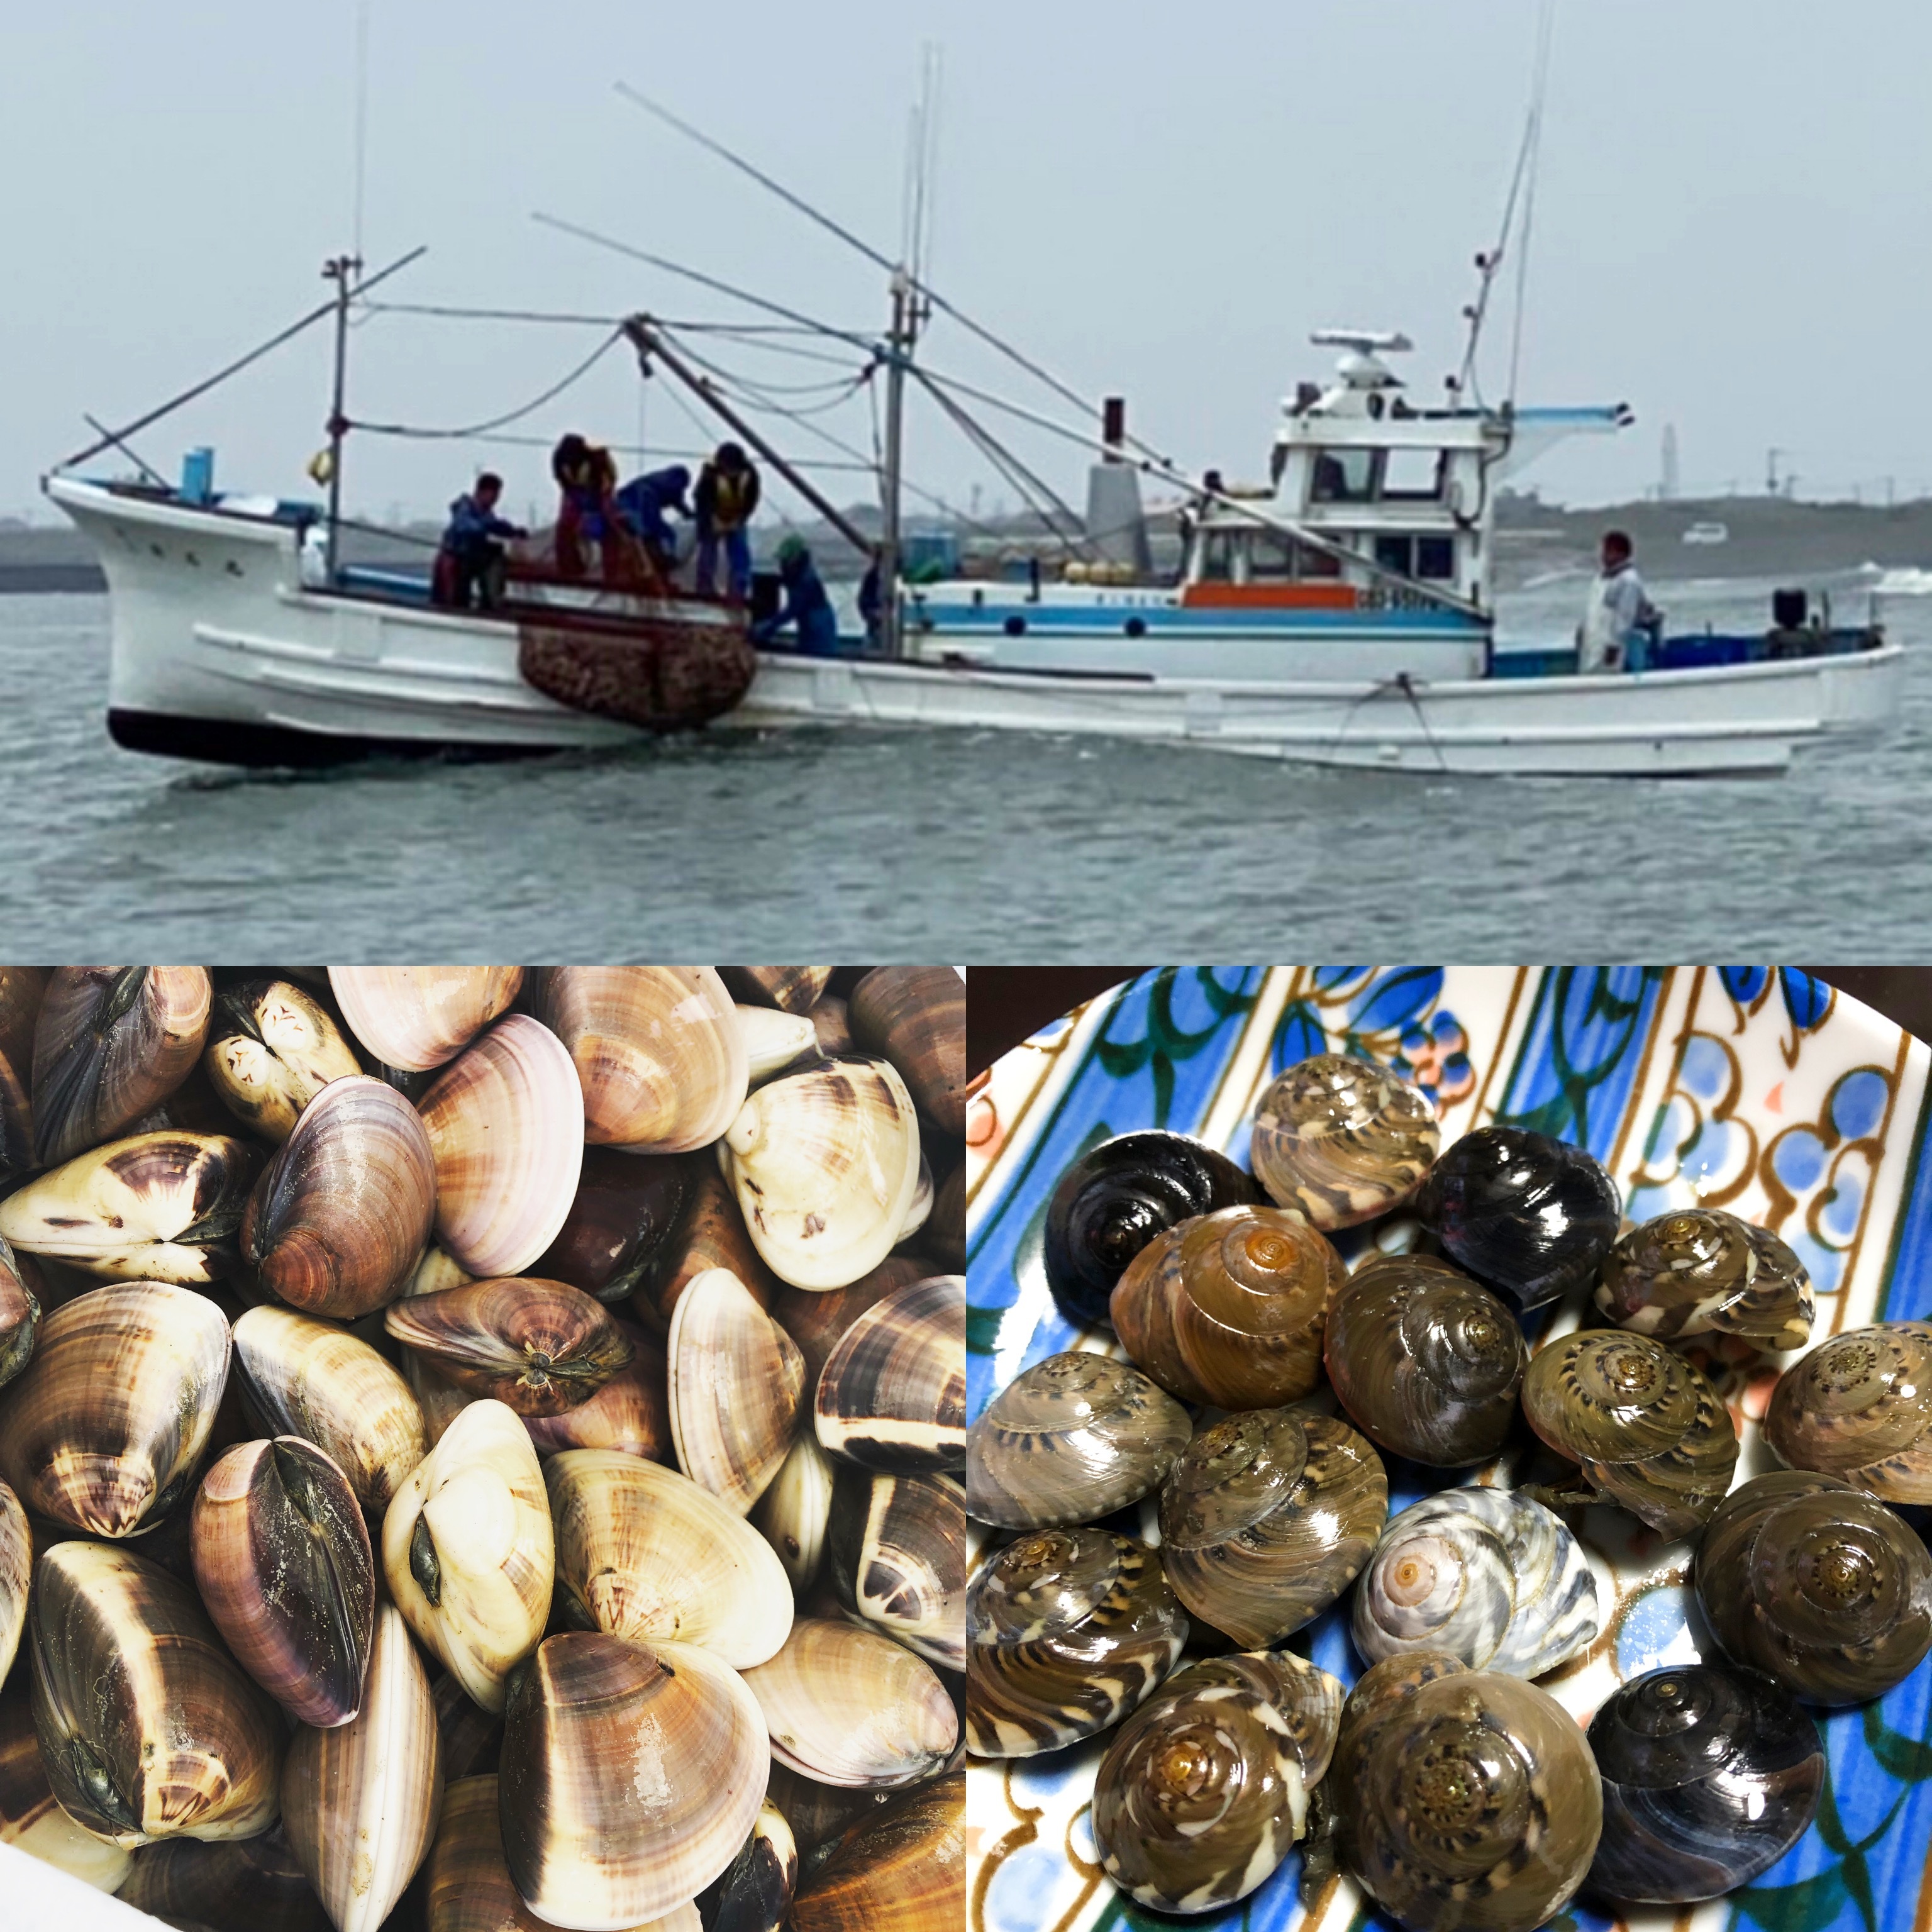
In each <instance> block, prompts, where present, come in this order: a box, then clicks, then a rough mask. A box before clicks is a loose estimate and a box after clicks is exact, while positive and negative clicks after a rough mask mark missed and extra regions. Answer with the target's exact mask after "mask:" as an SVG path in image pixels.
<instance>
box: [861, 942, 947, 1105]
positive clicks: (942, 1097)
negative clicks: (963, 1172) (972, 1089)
mask: <svg viewBox="0 0 1932 1932" xmlns="http://www.w3.org/2000/svg"><path fill="white" fill-rule="evenodd" d="M848 1011H849V1014H850V1022H851V1028H852V1033H853V1037H854V1038H855V1039H856V1040H857V1041H858V1043H859V1046H861V1047H862V1049H864V1050H865V1052H868V1053H876V1054H877V1055H880V1057H881V1058H883V1059H886V1060H889V1061H891V1062H892V1064H893V1065H894V1066H895V1067H897V1068H898V1071H899V1076H900V1078H901V1079H903V1080H904V1082H905V1084H906V1085H907V1087H908V1088H910V1089H911V1090H912V1096H913V1099H914V1100H916V1101H917V1102H918V1103H919V1112H921V1113H922V1114H923V1115H925V1116H926V1118H927V1119H928V1120H929V1121H931V1122H932V1124H933V1125H934V1126H935V1127H937V1128H938V1130H939V1131H940V1132H941V1133H942V1134H950V1135H953V1136H955V1137H957V1136H960V1135H962V1134H964V1133H965V1131H966V983H965V980H962V979H961V978H960V977H959V974H958V972H957V971H955V969H954V968H952V967H950V966H875V967H874V968H873V969H872V971H871V972H869V973H868V974H866V975H865V977H864V978H863V979H862V980H860V981H859V983H858V984H857V985H856V986H854V987H853V989H852V997H851V999H850V1003H849V1006H848Z"/></svg>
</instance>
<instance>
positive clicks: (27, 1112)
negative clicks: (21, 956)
mask: <svg viewBox="0 0 1932 1932" xmlns="http://www.w3.org/2000/svg"><path fill="white" fill-rule="evenodd" d="M53 977H54V976H53V969H52V968H51V967H49V966H0V1184H4V1183H5V1182H7V1181H11V1180H12V1179H13V1178H15V1177H16V1176H17V1175H23V1174H25V1173H26V1172H28V1171H29V1170H30V1169H32V1168H33V1167H34V1166H35V1165H36V1163H35V1160H34V1103H33V1092H34V1023H35V1022H37V1020H38V1019H39V1018H40V1003H41V1002H42V1001H43V1000H44V999H45V998H46V991H47V987H48V985H49V983H50V982H51V981H52V978H53Z"/></svg>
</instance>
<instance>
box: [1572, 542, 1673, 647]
mask: <svg viewBox="0 0 1932 1932" xmlns="http://www.w3.org/2000/svg"><path fill="white" fill-rule="evenodd" d="M1634 556H1635V550H1634V546H1633V545H1632V544H1631V540H1630V538H1629V536H1628V535H1627V534H1626V533H1625V532H1624V531H1622V530H1607V531H1605V532H1604V542H1603V547H1602V550H1601V552H1600V553H1599V562H1600V563H1601V568H1600V569H1599V570H1598V572H1597V574H1596V577H1595V580H1593V581H1592V583H1591V586H1590V601H1589V604H1587V605H1586V607H1585V609H1584V612H1583V622H1582V623H1581V624H1580V625H1579V626H1578V627H1577V670H1579V671H1580V672H1581V673H1583V674H1584V675H1585V676H1589V675H1590V674H1591V673H1601V672H1604V671H1620V670H1643V667H1644V659H1645V657H1646V645H1647V644H1648V643H1649V641H1650V639H1651V637H1652V635H1653V634H1655V631H1656V628H1657V627H1658V624H1659V623H1660V622H1661V617H1660V615H1659V613H1658V611H1657V610H1655V608H1654V607H1653V606H1652V603H1651V601H1650V598H1649V595H1647V594H1646V592H1645V590H1644V587H1643V578H1642V577H1640V576H1638V574H1637V565H1636V563H1635V562H1634V560H1633V559H1634Z"/></svg>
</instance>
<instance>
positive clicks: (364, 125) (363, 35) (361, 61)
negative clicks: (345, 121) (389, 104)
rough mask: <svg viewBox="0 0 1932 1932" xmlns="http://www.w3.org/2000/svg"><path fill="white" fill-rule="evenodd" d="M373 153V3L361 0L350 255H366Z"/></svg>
mask: <svg viewBox="0 0 1932 1932" xmlns="http://www.w3.org/2000/svg"><path fill="white" fill-rule="evenodd" d="M368 152H369V0H357V5H356V175H355V179H356V206H355V211H354V219H353V221H352V222H351V223H350V231H351V233H352V234H353V236H354V238H355V246H354V247H353V248H351V249H350V254H352V255H354V256H357V257H360V256H361V254H362V202H363V187H364V184H365V181H366V179H367V178H368Z"/></svg>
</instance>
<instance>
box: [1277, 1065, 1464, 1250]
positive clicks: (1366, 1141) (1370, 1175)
mask: <svg viewBox="0 0 1932 1932" xmlns="http://www.w3.org/2000/svg"><path fill="white" fill-rule="evenodd" d="M1441 1145H1442V1129H1441V1128H1440V1127H1438V1126H1437V1125H1436V1109H1435V1108H1434V1107H1433V1106H1432V1105H1431V1104H1430V1099H1429V1097H1428V1095H1427V1094H1424V1092H1423V1091H1422V1090H1421V1088H1418V1087H1416V1086H1414V1085H1412V1084H1411V1083H1410V1082H1408V1081H1406V1080H1404V1079H1402V1078H1401V1076H1400V1075H1398V1074H1396V1073H1391V1071H1390V1070H1389V1069H1388V1068H1387V1067H1381V1066H1378V1065H1376V1064H1375V1063H1374V1062H1373V1061H1367V1060H1357V1059H1355V1058H1352V1057H1351V1056H1349V1055H1346V1054H1340V1053H1318V1054H1316V1055H1315V1056H1314V1057H1313V1058H1312V1059H1309V1060H1304V1061H1300V1062H1298V1064H1296V1065H1295V1066H1293V1067H1289V1068H1288V1069H1287V1070H1286V1071H1285V1072H1284V1073H1280V1074H1277V1076H1275V1079H1274V1082H1273V1083H1272V1084H1271V1085H1270V1086H1269V1088H1268V1091H1267V1092H1266V1093H1265V1094H1263V1095H1262V1097H1261V1100H1260V1101H1259V1103H1258V1104H1257V1105H1256V1109H1255V1126H1254V1134H1253V1139H1252V1140H1251V1142H1250V1154H1249V1158H1250V1160H1251V1161H1252V1162H1253V1166H1254V1170H1255V1178H1256V1180H1257V1181H1259V1182H1260V1183H1261V1184H1262V1187H1265V1189H1266V1190H1268V1198H1269V1199H1270V1200H1271V1201H1273V1202H1276V1203H1277V1205H1279V1206H1281V1207H1283V1208H1294V1209H1295V1210H1296V1211H1297V1212H1298V1213H1300V1214H1304V1215H1306V1216H1307V1218H1308V1220H1309V1222H1310V1225H1311V1226H1314V1227H1317V1228H1323V1229H1335V1228H1352V1227H1354V1226H1356V1224H1357V1223H1359V1222H1362V1221H1371V1220H1374V1219H1375V1217H1376V1216H1377V1215H1378V1214H1387V1213H1388V1211H1389V1210H1390V1209H1391V1208H1397V1207H1400V1205H1402V1203H1403V1202H1405V1201H1406V1200H1408V1199H1409V1197H1410V1196H1412V1194H1414V1193H1415V1190H1417V1189H1418V1187H1421V1185H1422V1183H1423V1180H1424V1177H1425V1176H1426V1175H1427V1174H1428V1172H1429V1170H1430V1166H1431V1165H1432V1163H1433V1162H1434V1160H1435V1159H1436V1151H1437V1149H1438V1148H1440V1147H1441Z"/></svg>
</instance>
